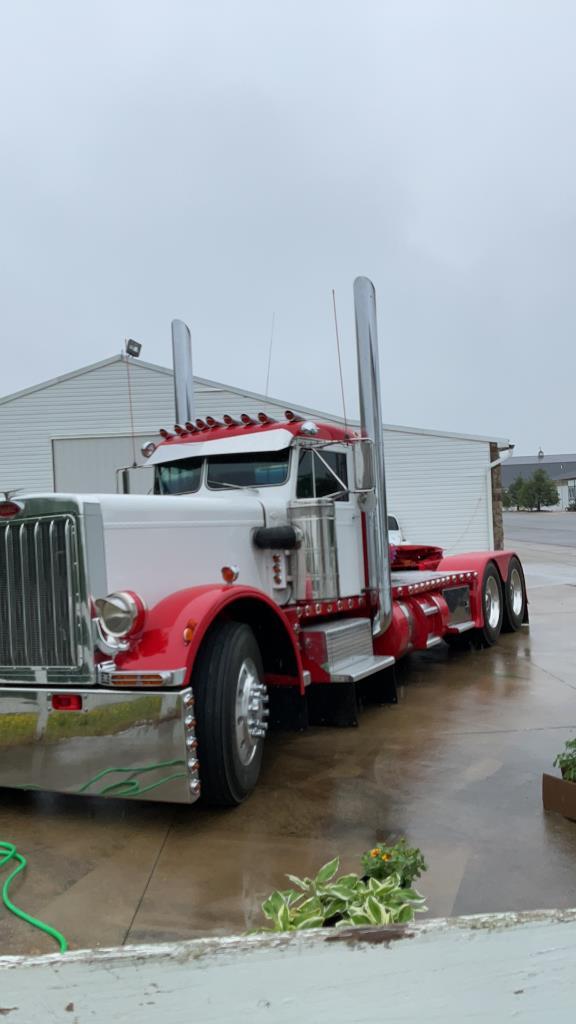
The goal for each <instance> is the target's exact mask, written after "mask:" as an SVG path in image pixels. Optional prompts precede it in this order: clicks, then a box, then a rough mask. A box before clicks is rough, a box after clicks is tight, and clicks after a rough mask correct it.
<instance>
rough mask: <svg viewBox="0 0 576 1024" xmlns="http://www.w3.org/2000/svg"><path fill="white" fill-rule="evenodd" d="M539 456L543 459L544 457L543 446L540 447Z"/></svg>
mask: <svg viewBox="0 0 576 1024" xmlns="http://www.w3.org/2000/svg"><path fill="white" fill-rule="evenodd" d="M538 458H539V459H543V458H544V452H543V451H542V449H541V448H539V449H538Z"/></svg>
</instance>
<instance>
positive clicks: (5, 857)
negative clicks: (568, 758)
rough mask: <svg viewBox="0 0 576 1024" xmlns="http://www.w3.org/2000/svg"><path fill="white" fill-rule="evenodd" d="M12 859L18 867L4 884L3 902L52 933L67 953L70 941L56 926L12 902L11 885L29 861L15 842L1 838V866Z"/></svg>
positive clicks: (42, 930) (7, 907) (20, 915)
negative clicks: (68, 941) (46, 922)
mask: <svg viewBox="0 0 576 1024" xmlns="http://www.w3.org/2000/svg"><path fill="white" fill-rule="evenodd" d="M10 861H16V867H15V868H14V870H13V871H11V872H10V874H9V875H8V878H7V879H6V881H5V882H4V885H3V886H2V902H3V904H4V906H5V907H6V909H7V910H9V911H10V913H11V914H15V916H16V917H19V918H21V919H22V921H26V923H27V924H31V925H32V926H33V927H34V928H39V929H40V931H41V932H45V933H46V935H50V937H51V938H53V939H55V940H56V942H57V943H58V945H59V946H60V952H61V953H65V952H66V950H67V949H68V943H67V941H66V939H65V938H64V936H63V935H62V934H61V933H60V932H59V931H57V930H56V928H52V927H51V925H49V924H45V922H44V921H38V919H37V918H35V917H31V916H30V914H27V913H26V911H25V910H21V909H20V907H17V906H15V904H14V903H12V900H11V899H10V896H9V889H10V886H11V884H12V882H13V881H14V879H15V878H16V875H19V874H20V872H21V871H24V868H25V867H26V864H27V863H28V862H27V860H26V857H23V856H22V854H21V853H19V852H18V850H17V849H16V847H15V846H14V844H13V843H4V842H2V841H1V840H0V868H3V867H4V865H5V864H9V863H10Z"/></svg>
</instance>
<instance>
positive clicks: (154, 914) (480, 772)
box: [0, 545, 576, 953]
mask: <svg viewBox="0 0 576 1024" xmlns="http://www.w3.org/2000/svg"><path fill="white" fill-rule="evenodd" d="M549 554H550V552H549V549H548V550H547V551H545V552H543V554H542V555H540V553H539V551H538V550H537V549H536V547H535V546H533V545H531V546H530V550H529V552H527V561H528V563H529V569H530V572H529V581H530V579H532V581H533V582H534V584H535V586H534V589H533V592H532V604H531V629H530V632H529V633H528V632H522V633H520V634H516V635H512V636H505V637H503V638H502V640H501V642H500V644H499V645H498V647H496V648H495V649H493V650H490V651H482V652H477V653H467V654H455V653H453V652H450V651H448V650H447V649H443V647H442V648H436V649H435V650H434V651H432V652H430V653H428V654H427V655H422V656H419V657H414V658H412V659H410V661H409V662H408V663H406V664H405V665H404V666H403V667H402V670H401V675H400V682H401V695H400V703H399V704H398V706H396V707H381V708H377V707H371V708H369V709H367V710H365V711H364V712H363V714H362V717H361V719H360V726H359V728H358V729H342V730H338V729H311V730H309V731H308V732H307V733H305V734H302V735H297V734H294V735H293V734H288V733H284V734H276V735H273V736H272V737H271V738H270V741H269V743H268V746H267V753H266V758H265V766H264V773H263V777H262V780H261V784H260V786H259V789H258V790H257V792H256V793H255V795H254V796H253V797H252V798H251V800H250V801H249V802H248V803H247V804H246V805H245V806H243V807H241V808H238V809H236V810H232V811H224V812H222V811H218V812H217V811H208V810H204V809H202V808H200V807H192V808H183V807H179V808H176V809H172V808H170V807H166V806H164V805H158V806H156V805H153V804H134V803H132V804H131V803H130V802H128V801H120V800H118V801H105V800H93V801H91V800H84V799H80V798H75V797H70V798H64V797H59V796H53V795H46V794H38V793H20V792H9V791H4V792H3V794H2V807H1V809H0V838H1V839H4V840H10V841H13V842H15V843H17V845H18V846H19V847H21V848H22V849H23V850H25V851H26V853H27V854H28V855H29V858H30V863H29V869H28V873H27V876H26V878H25V879H23V880H22V881H19V882H18V883H17V885H16V886H15V889H14V898H15V899H16V900H17V902H19V903H20V904H21V905H22V906H24V908H25V909H27V910H28V911H30V912H32V913H34V914H37V915H39V916H41V917H42V918H43V919H45V920H49V921H50V922H51V923H53V924H54V925H55V926H57V927H58V928H59V929H61V930H62V931H63V932H64V933H65V934H66V935H67V936H68V937H69V939H70V942H71V944H72V946H73V947H76V948H78V947H84V946H97V945H100V946H102V945H114V944H118V943H123V942H131V943H133V942H148V941H161V940H167V939H177V938H191V937H195V936H198V935H210V934H226V933H234V932H241V931H244V930H246V929H250V928H253V927H254V926H255V925H256V923H257V922H258V921H259V905H260V902H261V900H262V899H263V898H264V897H265V895H266V894H267V893H268V892H269V891H270V890H271V889H273V888H275V887H276V886H279V885H282V884H283V881H284V880H283V874H284V872H287V871H291V872H294V873H296V874H299V875H302V874H310V873H312V872H313V871H314V870H315V868H317V867H319V866H320V864H322V863H323V862H324V861H325V860H328V859H329V858H330V857H332V856H334V855H335V854H336V853H338V854H340V855H341V857H342V863H343V867H344V868H346V869H348V870H355V869H356V868H357V867H358V866H359V856H360V854H361V853H362V851H363V850H364V849H366V848H367V847H369V846H371V845H373V843H374V842H375V841H377V840H382V839H385V838H389V837H394V836H398V835H406V836H407V837H408V839H409V841H410V842H411V843H415V844H417V845H419V846H420V847H422V849H423V850H424V852H425V854H426V856H427V859H428V861H429V865H430V870H429V871H428V873H427V874H426V875H425V876H424V878H423V879H422V881H421V888H422V890H423V891H424V892H425V894H426V896H427V900H428V906H429V914H431V915H433V916H437V915H445V914H466V913H477V912H482V911H499V910H525V909H533V908H536V907H567V906H574V905H575V904H576V891H575V889H576V887H575V885H574V864H575V861H576V824H571V823H570V822H567V821H565V820H564V819H563V818H560V817H557V816H555V815H545V814H544V813H543V811H542V805H541V796H540V785H541V776H542V772H543V771H544V770H548V769H550V767H551V762H552V760H553V758H554V755H555V754H556V752H557V751H558V750H559V749H560V748H561V747H562V746H563V743H564V740H565V739H567V738H569V737H571V736H574V735H576V658H575V654H576V628H575V624H576V588H575V587H574V586H573V585H570V584H567V583H565V582H564V579H563V576H562V573H558V574H557V575H555V573H554V569H553V567H552V569H550V557H549ZM539 559H540V563H541V564H544V563H545V564H546V574H547V575H546V577H545V579H546V583H544V582H543V580H544V577H543V575H542V570H541V568H540V567H539ZM558 564H560V560H558ZM52 949H53V946H52V944H51V943H50V941H49V940H48V939H46V938H45V937H44V936H41V935H38V934H36V933H35V932H33V931H32V930H31V929H29V928H27V927H26V926H25V925H23V924H21V923H20V922H16V921H13V920H11V919H7V917H6V915H5V913H2V916H1V918H0V952H1V953H23V952H45V951H46V952H47V951H50V952H51V951H52Z"/></svg>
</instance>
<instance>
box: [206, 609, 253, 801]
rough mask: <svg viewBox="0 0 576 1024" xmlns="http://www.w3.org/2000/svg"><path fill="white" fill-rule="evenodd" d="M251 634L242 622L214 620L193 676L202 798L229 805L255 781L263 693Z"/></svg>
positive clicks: (240, 797) (245, 793)
mask: <svg viewBox="0 0 576 1024" xmlns="http://www.w3.org/2000/svg"><path fill="white" fill-rule="evenodd" d="M263 680H264V670H263V667H262V657H261V655H260V649H259V647H258V644H257V642H256V638H255V636H254V633H253V632H252V630H251V629H250V627H249V626H247V625H245V624H244V623H241V622H221V623H217V624H216V625H215V626H214V627H213V628H212V630H211V631H210V633H209V635H208V637H207V638H206V640H205V641H204V643H203V645H202V647H201V649H200V653H199V655H198V660H197V663H196V667H195V669H194V675H193V681H192V686H193V691H194V698H195V706H196V722H197V738H198V759H199V761H200V778H201V782H202V798H203V800H204V801H205V802H206V803H209V804H212V805H215V806H220V807H233V806H235V805H237V804H240V803H242V801H243V800H245V799H246V797H248V796H249V795H250V793H252V791H253V789H254V788H255V786H256V783H257V782H258V778H259V775H260V767H261V764H262V750H263V745H264V736H265V733H266V728H267V721H266V719H267V715H268V711H267V703H268V697H267V693H266V686H265V684H264V681H263Z"/></svg>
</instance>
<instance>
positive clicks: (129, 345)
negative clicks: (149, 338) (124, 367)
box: [124, 338, 142, 359]
mask: <svg viewBox="0 0 576 1024" xmlns="http://www.w3.org/2000/svg"><path fill="white" fill-rule="evenodd" d="M124 347H125V349H126V355H128V356H132V357H133V359H138V356H139V355H140V353H141V351H142V345H141V344H140V342H139V341H134V338H126V341H125V343H124Z"/></svg>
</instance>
